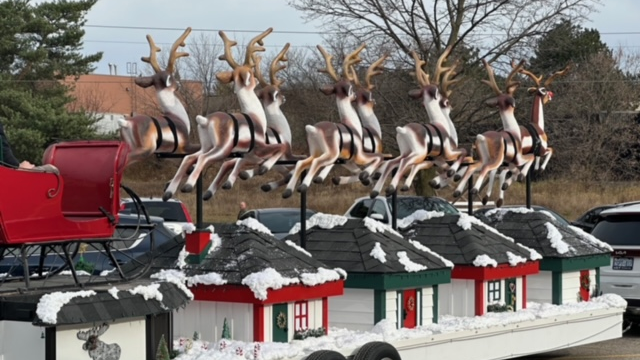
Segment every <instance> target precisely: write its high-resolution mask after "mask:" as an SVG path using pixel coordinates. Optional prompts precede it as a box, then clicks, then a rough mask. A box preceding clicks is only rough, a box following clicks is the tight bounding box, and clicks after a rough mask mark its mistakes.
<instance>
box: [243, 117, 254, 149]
mask: <svg viewBox="0 0 640 360" xmlns="http://www.w3.org/2000/svg"><path fill="white" fill-rule="evenodd" d="M242 116H244V119H245V120H246V121H247V125H249V133H250V134H251V144H250V145H249V151H251V150H253V147H254V146H255V145H256V129H255V126H254V125H253V120H251V116H249V115H247V114H245V113H242Z"/></svg>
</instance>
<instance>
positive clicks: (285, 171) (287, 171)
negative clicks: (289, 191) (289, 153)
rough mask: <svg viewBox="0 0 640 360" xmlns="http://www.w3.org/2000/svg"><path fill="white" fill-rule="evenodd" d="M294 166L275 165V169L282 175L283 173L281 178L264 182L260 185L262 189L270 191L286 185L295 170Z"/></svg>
mask: <svg viewBox="0 0 640 360" xmlns="http://www.w3.org/2000/svg"><path fill="white" fill-rule="evenodd" d="M293 169H294V167H293V166H290V165H286V166H285V165H277V166H274V170H276V171H277V172H278V173H279V174H280V175H282V178H280V179H279V180H276V181H271V182H268V183H266V184H263V185H262V186H260V189H262V191H264V192H269V191H271V190H275V189H277V188H279V187H281V186H284V185H286V184H287V182H288V181H289V179H290V178H291V174H292V172H293Z"/></svg>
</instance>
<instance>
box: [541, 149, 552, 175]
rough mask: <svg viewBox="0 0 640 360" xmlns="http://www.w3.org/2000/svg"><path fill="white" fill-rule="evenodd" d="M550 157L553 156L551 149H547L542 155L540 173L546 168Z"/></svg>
mask: <svg viewBox="0 0 640 360" xmlns="http://www.w3.org/2000/svg"><path fill="white" fill-rule="evenodd" d="M551 155H553V148H547V151H546V152H545V153H544V155H543V160H542V165H541V166H540V171H544V169H546V168H547V164H548V163H549V159H551Z"/></svg>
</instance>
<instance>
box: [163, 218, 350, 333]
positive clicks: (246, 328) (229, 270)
mask: <svg viewBox="0 0 640 360" xmlns="http://www.w3.org/2000/svg"><path fill="white" fill-rule="evenodd" d="M207 236H210V238H211V241H210V245H208V246H207V248H208V250H206V251H205V253H204V255H203V256H201V258H196V259H195V261H193V259H192V260H191V261H189V262H192V263H185V262H184V260H185V259H186V258H187V253H186V252H185V251H183V246H174V247H173V248H172V249H165V252H164V254H162V255H161V258H162V259H164V260H161V259H158V261H160V262H158V261H156V263H155V264H154V266H156V267H158V266H161V267H163V268H164V269H174V270H171V271H173V272H175V273H179V275H178V276H181V277H183V279H184V281H185V282H186V284H187V286H188V287H189V289H190V290H191V291H192V292H193V294H194V297H195V299H194V301H192V302H191V303H189V305H187V306H186V308H185V309H184V310H181V311H178V312H176V313H175V314H174V319H173V320H174V335H175V336H176V337H189V338H190V337H191V336H192V335H193V334H194V332H196V331H197V332H198V333H199V334H200V336H201V338H202V339H206V340H214V341H217V340H219V339H220V338H222V336H223V332H225V331H228V336H229V337H230V338H231V339H234V340H241V341H274V342H288V341H291V340H292V339H293V338H294V336H300V335H301V334H303V333H305V332H308V331H312V332H314V333H315V334H325V333H326V330H327V329H328V311H327V309H328V306H329V303H328V299H329V297H331V296H336V295H342V292H343V279H344V277H345V275H346V274H345V273H344V272H343V271H342V270H341V269H333V268H327V266H326V265H325V264H323V263H321V262H319V261H318V260H316V259H314V258H312V257H311V256H310V255H309V254H308V253H307V252H306V251H304V250H303V249H301V248H299V247H297V246H295V244H293V243H291V242H285V241H280V240H277V239H276V238H275V237H274V236H273V235H271V233H270V232H269V230H268V229H266V228H265V227H264V226H262V224H260V223H259V222H257V221H256V220H255V219H253V218H248V219H245V220H243V221H241V222H239V224H238V225H236V224H220V225H217V226H216V227H215V233H209V234H208V235H207ZM187 241H189V237H187ZM186 248H190V246H189V245H188V244H187V246H186ZM188 256H193V255H188ZM176 260H178V261H176ZM187 260H188V259H187ZM193 262H195V263H193ZM176 264H178V265H176ZM178 269H179V270H178ZM163 274H164V275H160V274H159V276H167V275H168V274H170V272H167V271H164V272H163ZM341 274H342V275H341ZM225 322H226V325H225ZM226 335H227V334H225V336H226Z"/></svg>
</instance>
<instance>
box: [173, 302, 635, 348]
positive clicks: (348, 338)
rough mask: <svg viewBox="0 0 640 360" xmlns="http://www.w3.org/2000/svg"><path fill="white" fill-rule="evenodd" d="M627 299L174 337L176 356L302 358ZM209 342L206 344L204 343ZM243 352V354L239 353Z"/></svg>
mask: <svg viewBox="0 0 640 360" xmlns="http://www.w3.org/2000/svg"><path fill="white" fill-rule="evenodd" d="M626 306H627V303H626V301H624V299H622V298H621V297H620V296H618V295H614V294H606V295H602V296H600V297H596V298H594V299H592V300H591V301H586V302H579V303H574V304H567V305H552V304H538V303H527V308H526V309H522V310H519V311H516V312H490V313H487V314H485V315H483V316H474V317H455V316H441V317H440V318H439V319H438V323H437V324H429V325H424V326H419V327H416V328H414V329H406V328H402V329H396V324H395V320H388V319H387V320H382V321H380V322H379V323H378V324H376V325H375V326H374V327H373V328H372V329H371V331H368V332H364V331H351V330H347V329H341V328H330V329H329V335H326V336H321V337H317V338H314V337H309V338H306V339H304V340H293V341H292V342H290V343H272V342H265V343H255V342H242V341H233V340H227V339H223V340H220V341H218V342H217V343H213V344H209V343H206V342H203V341H200V340H196V341H193V342H192V343H191V344H190V345H189V347H188V348H187V347H186V346H185V345H184V344H180V343H181V342H179V341H175V342H174V348H175V349H176V350H178V351H179V352H180V355H178V357H176V358H175V359H176V360H205V359H206V360H246V359H254V358H255V357H254V351H256V348H257V347H256V344H259V355H258V356H259V357H258V358H260V359H262V360H276V359H287V358H303V357H305V356H308V355H309V354H311V353H312V352H314V351H317V350H334V351H339V352H341V351H344V350H345V349H346V350H349V349H356V348H358V347H360V346H362V345H364V344H366V343H368V342H371V341H386V342H393V341H399V340H407V339H416V338H422V337H426V336H430V335H435V334H450V333H455V332H461V331H469V330H480V329H489V328H494V327H504V326H507V325H510V324H517V323H522V322H525V321H531V320H536V319H545V318H552V317H555V316H559V315H569V314H577V313H583V312H589V311H594V310H603V309H611V308H619V309H624V308H626ZM205 343H206V344H205ZM239 352H242V354H243V355H242V356H240V355H236V354H237V353H239Z"/></svg>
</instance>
